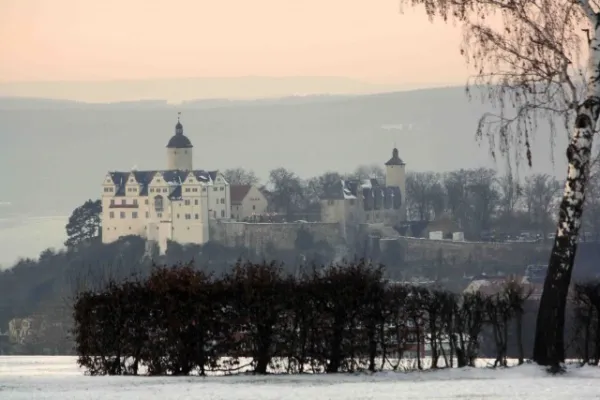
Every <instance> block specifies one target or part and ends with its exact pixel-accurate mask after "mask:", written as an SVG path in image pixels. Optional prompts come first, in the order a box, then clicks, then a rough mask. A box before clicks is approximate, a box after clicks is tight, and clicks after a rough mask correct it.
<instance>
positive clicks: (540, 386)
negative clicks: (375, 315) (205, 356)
mask: <svg viewBox="0 0 600 400" xmlns="http://www.w3.org/2000/svg"><path fill="white" fill-rule="evenodd" d="M599 378H600V368H594V367H585V368H571V369H570V370H569V372H568V373H567V374H565V375H563V376H559V377H551V376H548V375H547V374H546V373H545V372H544V371H542V370H541V369H540V368H539V367H537V366H534V365H525V366H521V367H514V368H509V369H504V370H492V369H488V368H477V369H453V370H440V371H424V372H408V373H393V372H384V373H378V374H375V375H367V374H357V375H350V374H340V375H334V376H326V375H312V376H311V375H302V376H299V375H291V376H290V375H276V376H267V377H259V376H247V375H245V376H239V375H238V376H223V377H208V378H203V377H187V378H180V377H177V378H175V377H89V376H85V375H84V374H83V372H82V371H81V370H80V369H79V368H78V367H77V365H76V364H75V358H73V357H0V399H2V400H17V399H18V400H21V399H28V400H29V399H48V400H79V399H85V400H97V399H98V400H99V399H102V400H104V399H144V400H152V399H161V400H162V399H203V400H220V399H223V400H225V399H227V400H235V399H252V400H254V399H256V400H259V399H260V400H263V399H264V400H271V399H272V400H280V399H281V400H285V399H302V400H305V399H310V400H325V399H376V400H385V399H419V400H429V399H436V400H437V399H461V400H471V399H493V400H502V399H511V400H531V399H544V400H553V399H557V400H558V399H560V400H564V399H577V400H584V399H597V398H599V394H598V382H599V381H598V379H599Z"/></svg>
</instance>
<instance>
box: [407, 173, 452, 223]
mask: <svg viewBox="0 0 600 400" xmlns="http://www.w3.org/2000/svg"><path fill="white" fill-rule="evenodd" d="M406 199H407V209H408V213H409V215H410V217H411V219H417V220H419V221H429V220H431V219H433V218H434V217H436V216H437V217H439V214H440V213H441V212H442V210H443V209H444V189H443V188H442V185H441V184H440V177H439V175H438V174H436V173H433V172H410V173H408V174H407V175H406Z"/></svg>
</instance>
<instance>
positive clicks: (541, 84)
mask: <svg viewBox="0 0 600 400" xmlns="http://www.w3.org/2000/svg"><path fill="white" fill-rule="evenodd" d="M405 2H406V3H407V4H410V5H419V6H423V7H424V8H425V11H426V12H427V13H428V15H429V16H430V17H432V18H433V17H440V18H442V19H443V20H448V19H454V20H457V21H459V22H460V23H461V25H462V26H463V28H464V32H465V35H464V39H465V40H464V43H463V47H462V49H461V52H462V54H463V55H464V56H465V58H466V60H467V61H468V62H470V63H471V64H472V65H473V66H474V67H475V69H476V71H478V73H477V75H476V76H475V78H474V79H473V80H472V81H471V83H473V84H475V85H478V86H479V87H480V88H482V89H483V90H484V93H486V94H487V95H488V96H487V98H488V99H489V100H491V101H492V102H493V103H494V104H495V105H497V106H499V109H500V112H499V115H492V114H486V115H484V116H483V117H482V118H481V120H480V123H479V127H478V130H477V133H478V136H479V137H483V136H487V137H488V138H489V141H490V148H491V151H492V155H494V156H495V153H496V151H497V150H499V151H500V152H501V153H502V154H513V155H514V156H515V157H514V159H515V160H519V159H522V158H523V155H524V156H525V158H526V159H527V161H528V164H529V165H531V162H532V159H531V158H532V156H531V140H532V136H533V134H534V132H535V131H536V129H537V127H538V124H539V123H540V121H542V120H545V121H546V122H547V123H548V128H549V129H548V131H549V132H550V138H551V140H552V138H553V137H554V135H555V132H556V129H555V128H556V122H557V117H558V118H559V119H560V120H562V122H564V125H565V127H566V128H567V129H568V130H570V143H569V145H568V147H567V149H566V154H567V159H568V173H567V180H566V183H565V190H564V193H563V198H562V202H561V205H560V211H559V216H558V229H557V235H556V238H555V241H554V246H553V249H552V253H551V256H550V261H549V268H548V273H547V277H546V281H545V284H544V292H543V295H542V299H541V304H540V308H539V312H538V321H537V330H536V339H535V348H534V360H535V361H536V362H538V363H539V364H541V365H549V366H551V367H552V370H556V371H558V370H560V364H561V363H562V362H563V361H564V325H565V308H566V300H567V294H568V289H569V285H570V281H571V273H572V269H573V262H574V259H575V253H576V250H577V238H578V234H579V228H580V226H581V215H582V211H583V206H584V201H585V188H586V183H587V177H588V169H589V164H590V154H591V150H592V141H593V135H594V131H595V130H596V123H597V120H598V115H599V114H600V14H599V12H598V6H597V5H596V4H592V3H590V1H589V0H523V1H514V0H405ZM582 29H586V32H587V41H586V40H585V39H582V36H581V35H580V32H581V30H582ZM582 44H583V45H584V46H585V47H586V48H585V54H586V56H587V62H586V65H587V68H586V69H585V70H583V71H582V70H581V69H580V68H579V66H580V65H581V63H580V61H581V59H580V54H581V52H580V50H581V45H582ZM580 82H582V83H584V87H577V84H578V83H580Z"/></svg>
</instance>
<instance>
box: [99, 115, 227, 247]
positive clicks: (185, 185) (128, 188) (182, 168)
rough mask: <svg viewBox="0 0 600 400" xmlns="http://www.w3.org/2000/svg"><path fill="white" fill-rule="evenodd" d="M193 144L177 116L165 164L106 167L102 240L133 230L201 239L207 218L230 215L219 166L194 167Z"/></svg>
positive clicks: (159, 238)
mask: <svg viewBox="0 0 600 400" xmlns="http://www.w3.org/2000/svg"><path fill="white" fill-rule="evenodd" d="M192 150H193V146H192V143H191V142H190V140H189V139H188V138H187V137H186V136H185V135H184V134H183V125H182V124H181V122H180V121H179V119H178V120H177V125H176V126H175V135H174V136H173V137H171V139H170V140H169V143H168V144H167V169H165V170H155V171H135V170H133V171H129V172H119V171H115V172H109V173H108V174H107V175H106V177H105V178H104V183H103V184H102V188H103V191H102V242H103V243H111V242H114V241H116V240H117V239H119V238H120V237H123V236H127V235H138V236H142V237H145V238H147V239H148V240H152V241H155V242H157V243H158V245H159V248H160V250H161V252H164V251H165V250H166V246H167V241H168V240H172V241H175V242H178V243H182V244H185V243H197V244H202V243H206V242H207V241H208V239H209V229H208V226H209V220H210V219H225V218H230V214H231V197H230V188H229V183H228V182H227V181H226V180H225V178H224V176H223V175H222V174H221V173H219V171H206V170H201V169H200V170H195V169H194V168H193V163H192V159H193V158H192Z"/></svg>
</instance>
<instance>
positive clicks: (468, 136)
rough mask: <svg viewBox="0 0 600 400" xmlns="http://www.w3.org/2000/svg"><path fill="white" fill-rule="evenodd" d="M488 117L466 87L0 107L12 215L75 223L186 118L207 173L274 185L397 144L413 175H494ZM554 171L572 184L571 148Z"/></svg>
mask: <svg viewBox="0 0 600 400" xmlns="http://www.w3.org/2000/svg"><path fill="white" fill-rule="evenodd" d="M486 110H487V108H486V107H484V106H483V105H481V104H479V103H477V102H469V101H468V100H467V98H466V97H465V94H464V90H463V88H462V87H450V88H438V89H426V90H415V91H405V92H391V93H381V94H371V95H360V96H356V95H352V96H351V95H337V96H330V95H315V96H287V97H279V98H269V99H260V100H223V99H209V100H206V99H205V100H196V101H186V102H185V103H182V104H180V105H177V106H175V105H171V104H168V103H167V102H166V101H163V100H148V101H139V102H120V103H111V104H89V103H82V102H73V101H66V100H47V99H25V98H10V97H3V98H0V168H1V169H0V170H1V171H2V190H1V191H0V202H7V203H10V204H11V206H10V207H3V210H2V213H4V214H11V215H13V214H14V213H27V214H33V215H65V214H68V213H69V212H70V211H71V210H72V209H73V208H74V207H76V206H77V205H79V204H81V203H82V202H83V201H85V200H86V199H88V198H95V197H98V196H99V195H100V188H99V184H100V183H101V181H102V179H103V177H104V175H105V173H106V172H107V171H108V170H117V169H121V170H129V169H131V168H132V167H136V168H138V169H159V168H164V166H165V162H166V160H165V145H166V143H167V141H168V139H169V138H170V136H171V135H172V134H173V131H174V125H175V123H176V120H177V112H178V111H181V112H182V122H183V125H184V129H185V133H186V135H188V136H189V137H190V139H191V140H192V143H193V144H194V163H195V165H196V166H197V167H198V168H211V169H212V168H219V169H225V168H230V167H236V166H241V167H245V168H249V169H254V170H255V171H256V172H257V173H258V175H259V176H260V177H262V178H266V176H267V174H268V171H269V170H270V169H272V168H275V167H279V166H285V167H286V168H289V169H291V170H294V171H295V172H297V173H298V174H300V175H301V176H304V177H308V176H311V175H316V174H319V173H322V172H324V171H326V170H338V171H349V170H352V169H354V168H355V167H356V166H357V165H359V164H371V163H378V164H383V163H384V162H385V161H386V160H387V159H388V158H389V157H390V155H391V149H392V147H393V146H394V143H396V144H397V147H398V148H399V150H400V156H401V157H402V158H403V159H404V160H405V161H406V162H407V168H408V169H409V170H435V171H447V170H451V169H457V168H471V167H478V166H482V165H487V166H493V164H492V162H491V161H490V157H489V152H488V149H487V144H486V143H484V145H483V146H482V147H479V146H478V145H477V144H476V143H475V141H474V133H475V127H476V123H477V120H478V118H479V117H480V116H481V115H482V113H483V112H484V111H486ZM565 136H566V135H559V137H558V138H557V140H556V148H557V149H559V150H560V151H557V152H556V167H555V170H556V171H558V174H559V176H564V172H563V170H564V168H565V167H564V165H565V164H564V156H563V154H564V151H563V150H562V149H564V140H565ZM549 153H550V146H549V141H548V140H547V139H546V138H545V137H544V136H543V135H540V139H539V140H538V141H537V142H535V143H534V162H535V168H536V170H539V171H546V172H552V171H553V166H552V163H551V161H550V157H549V156H548V154H549Z"/></svg>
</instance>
